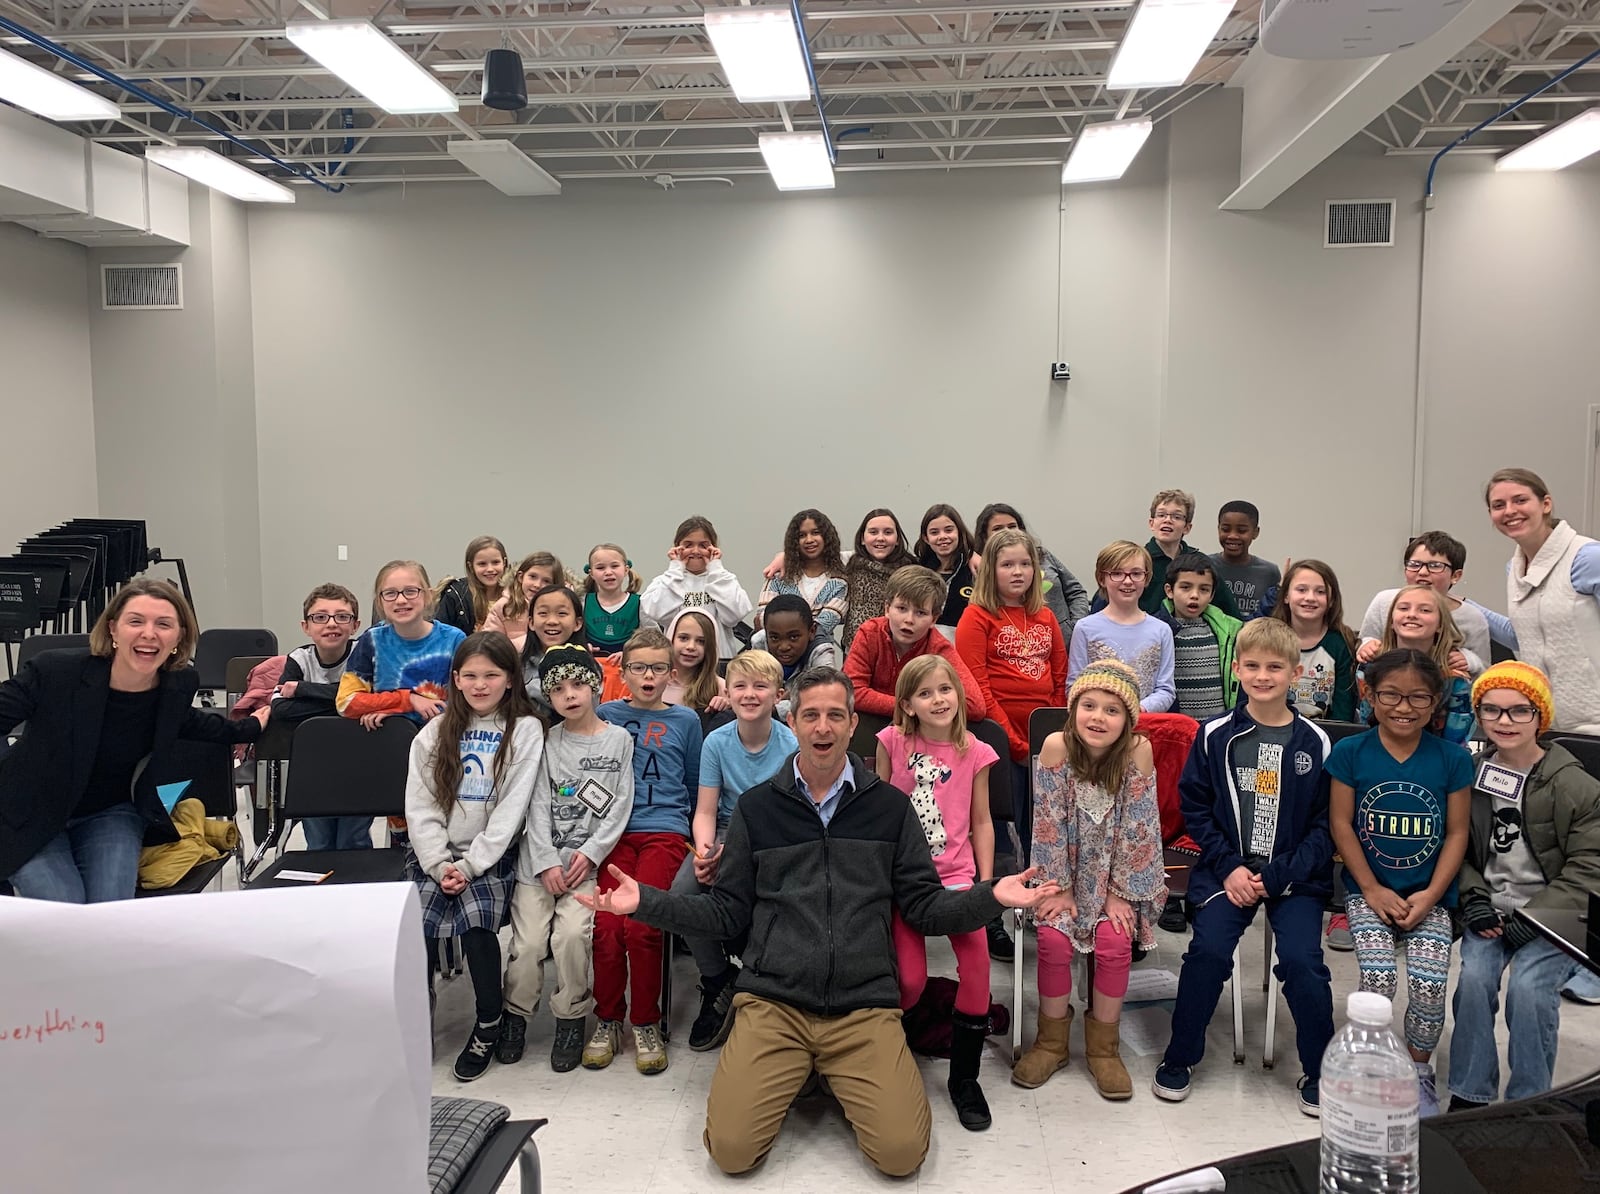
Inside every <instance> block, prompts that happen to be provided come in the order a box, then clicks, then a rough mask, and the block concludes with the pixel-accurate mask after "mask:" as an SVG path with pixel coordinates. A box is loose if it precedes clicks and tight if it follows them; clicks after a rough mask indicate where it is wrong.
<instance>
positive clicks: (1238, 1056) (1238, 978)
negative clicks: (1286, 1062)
mask: <svg viewBox="0 0 1600 1194" xmlns="http://www.w3.org/2000/svg"><path fill="white" fill-rule="evenodd" d="M1242 953H1243V950H1242V948H1241V947H1240V946H1234V948H1233V977H1232V978H1231V979H1230V980H1229V982H1228V985H1229V986H1230V987H1232V989H1233V1064H1234V1065H1243V1064H1244V967H1243V966H1242V965H1241V963H1242V962H1243V960H1244V959H1243V957H1242V956H1241V955H1242Z"/></svg>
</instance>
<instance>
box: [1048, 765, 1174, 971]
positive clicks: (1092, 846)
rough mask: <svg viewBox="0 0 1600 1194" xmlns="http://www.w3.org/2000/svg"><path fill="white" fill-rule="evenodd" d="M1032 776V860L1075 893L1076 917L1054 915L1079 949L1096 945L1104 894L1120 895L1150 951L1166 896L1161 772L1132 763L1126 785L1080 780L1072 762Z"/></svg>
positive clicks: (1051, 923)
mask: <svg viewBox="0 0 1600 1194" xmlns="http://www.w3.org/2000/svg"><path fill="white" fill-rule="evenodd" d="M1036 770H1037V774H1036V775H1035V776H1034V780H1033V865H1034V866H1036V867H1039V868H1040V877H1041V878H1044V879H1054V880H1056V881H1057V882H1059V883H1060V884H1061V886H1062V888H1063V890H1066V891H1069V892H1071V893H1072V898H1073V900H1074V901H1075V902H1076V903H1077V905H1078V914H1077V916H1075V917H1074V916H1062V917H1060V918H1059V919H1057V920H1053V921H1049V922H1048V924H1049V926H1050V927H1051V928H1052V929H1056V930H1058V931H1060V932H1062V933H1065V934H1066V935H1067V937H1068V938H1069V939H1070V940H1071V941H1072V944H1073V947H1074V948H1075V949H1079V950H1090V951H1092V950H1093V949H1094V931H1095V926H1096V925H1098V924H1099V923H1100V921H1101V920H1103V919H1104V914H1105V907H1106V897H1107V896H1108V895H1118V896H1121V897H1122V898H1123V899H1125V900H1127V901H1128V903H1130V904H1131V905H1133V909H1134V911H1135V912H1136V913H1137V914H1138V917H1139V931H1138V938H1137V944H1138V945H1139V947H1140V948H1142V949H1151V948H1153V947H1154V946H1155V942H1156V921H1157V920H1159V919H1160V917H1161V910H1162V908H1163V907H1164V906H1165V905H1166V902H1167V883H1166V878H1167V872H1166V865H1165V862H1164V860H1163V856H1162V851H1161V814H1160V810H1159V808H1158V807H1157V805H1156V776H1155V772H1153V771H1152V772H1150V773H1149V774H1148V775H1141V774H1139V773H1138V772H1137V771H1134V770H1133V769H1131V768H1130V769H1129V771H1128V774H1127V776H1126V778H1125V779H1124V780H1123V784H1122V791H1120V792H1118V793H1116V794H1112V793H1110V792H1107V791H1106V790H1105V789H1104V788H1102V787H1099V786H1098V785H1095V784H1090V783H1087V782H1084V781H1081V780H1079V779H1077V778H1076V777H1075V776H1074V775H1073V774H1072V771H1071V769H1070V768H1069V767H1068V765H1067V764H1066V763H1065V762H1063V763H1062V764H1061V766H1059V767H1037V768H1036Z"/></svg>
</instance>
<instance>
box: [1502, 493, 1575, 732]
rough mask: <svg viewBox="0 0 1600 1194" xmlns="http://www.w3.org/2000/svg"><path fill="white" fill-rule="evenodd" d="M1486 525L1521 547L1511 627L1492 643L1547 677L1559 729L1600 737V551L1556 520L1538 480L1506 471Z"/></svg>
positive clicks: (1510, 578)
mask: <svg viewBox="0 0 1600 1194" xmlns="http://www.w3.org/2000/svg"><path fill="white" fill-rule="evenodd" d="M1484 500H1485V501H1486V502H1487V503H1488V506H1489V521H1490V522H1492V523H1494V528H1495V530H1497V531H1499V532H1500V533H1501V534H1502V535H1504V536H1505V537H1506V538H1507V539H1510V540H1511V541H1512V542H1513V543H1514V544H1516V550H1515V551H1513V552H1512V555H1511V563H1510V564H1509V565H1507V567H1506V608H1507V610H1508V611H1509V612H1510V615H1511V617H1510V619H1509V626H1507V625H1506V624H1505V623H1506V622H1507V619H1496V621H1498V622H1500V623H1501V624H1500V625H1499V626H1494V625H1493V624H1492V623H1491V629H1492V630H1494V631H1495V632H1496V633H1495V637H1496V638H1498V639H1500V640H1501V641H1502V642H1504V643H1505V644H1506V645H1507V646H1509V647H1511V648H1512V649H1513V650H1515V651H1516V653H1517V657H1518V658H1519V659H1521V660H1523V661H1524V662H1527V663H1531V664H1533V665H1534V666H1535V667H1537V668H1539V669H1541V670H1542V671H1543V672H1544V673H1545V675H1547V676H1549V677H1550V687H1551V688H1552V689H1553V690H1554V692H1555V704H1556V710H1555V713H1556V715H1555V728H1556V729H1557V730H1564V731H1566V732H1567V733H1575V734H1600V543H1596V542H1595V541H1594V540H1593V539H1589V538H1587V537H1585V536H1583V535H1580V534H1578V533H1577V531H1575V530H1573V529H1572V525H1571V524H1570V523H1568V522H1565V521H1563V520H1562V519H1559V518H1557V517H1556V515H1555V504H1554V502H1553V501H1552V500H1551V498H1550V491H1549V489H1547V488H1546V487H1545V483H1544V482H1543V481H1542V480H1541V479H1540V478H1539V476H1538V474H1536V473H1532V472H1529V471H1528V470H1527V469H1522V468H1504V469H1501V470H1500V471H1499V472H1497V473H1495V475H1494V476H1492V477H1490V478H1489V484H1488V485H1487V486H1486V487H1485V489H1484Z"/></svg>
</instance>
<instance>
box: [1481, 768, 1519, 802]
mask: <svg viewBox="0 0 1600 1194" xmlns="http://www.w3.org/2000/svg"><path fill="white" fill-rule="evenodd" d="M1527 782H1528V777H1527V776H1526V775H1523V774H1522V773H1521V772H1520V771H1511V770H1509V769H1507V768H1505V767H1501V766H1499V765H1497V764H1495V763H1485V764H1484V765H1483V766H1482V767H1480V768H1479V769H1478V787H1479V789H1480V790H1482V791H1485V792H1488V793H1489V794H1490V795H1491V796H1499V797H1500V798H1501V799H1503V800H1510V801H1512V802H1513V803H1520V802H1521V800H1522V788H1523V785H1524V784H1526V783H1527Z"/></svg>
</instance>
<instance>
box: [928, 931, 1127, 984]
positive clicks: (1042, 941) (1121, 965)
mask: <svg viewBox="0 0 1600 1194" xmlns="http://www.w3.org/2000/svg"><path fill="white" fill-rule="evenodd" d="M1132 968H1133V938H1132V937H1128V936H1125V935H1124V934H1122V933H1120V932H1118V931H1117V930H1116V929H1114V928H1112V927H1111V922H1110V921H1109V920H1102V921H1101V922H1100V923H1099V924H1098V925H1096V926H1095V930H1094V989H1095V990H1096V991H1098V992H1100V994H1102V995H1105V996H1108V997H1109V998H1112V999H1121V998H1122V997H1123V996H1124V995H1126V994H1127V993H1128V971H1129V970H1131V969H1132ZM901 981H902V983H903V982H904V979H902V980H901ZM1071 994H1072V940H1071V939H1070V938H1069V937H1068V936H1067V935H1066V934H1065V933H1063V932H1062V931H1061V930H1060V929H1052V928H1051V927H1050V926H1049V925H1040V926H1039V995H1040V997H1041V998H1044V999H1054V998H1056V997H1057V996H1060V995H1071Z"/></svg>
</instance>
